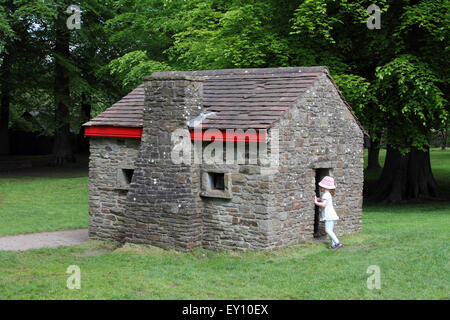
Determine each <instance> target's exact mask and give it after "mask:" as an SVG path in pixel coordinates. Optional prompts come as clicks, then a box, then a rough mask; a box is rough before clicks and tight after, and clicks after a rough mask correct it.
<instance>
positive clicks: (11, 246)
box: [0, 229, 89, 250]
mask: <svg viewBox="0 0 450 320" xmlns="http://www.w3.org/2000/svg"><path fill="white" fill-rule="evenodd" d="M88 240H89V238H88V229H75V230H61V231H50V232H39V233H31V234H20V235H15V236H6V237H0V250H28V249H39V248H54V247H58V246H73V245H76V244H80V243H83V242H86V241H88Z"/></svg>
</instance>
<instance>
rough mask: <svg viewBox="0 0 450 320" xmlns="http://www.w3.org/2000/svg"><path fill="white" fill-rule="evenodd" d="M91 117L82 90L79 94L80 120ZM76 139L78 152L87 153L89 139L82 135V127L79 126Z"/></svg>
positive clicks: (83, 121)
mask: <svg viewBox="0 0 450 320" xmlns="http://www.w3.org/2000/svg"><path fill="white" fill-rule="evenodd" d="M90 118H91V104H90V103H89V101H88V99H87V94H86V93H85V92H83V93H82V94H81V120H82V123H85V122H87V121H89V120H90ZM77 138H78V139H77V141H78V143H77V144H78V152H82V153H87V152H89V139H87V138H86V137H85V136H84V127H81V129H80V133H79V134H78V137H77Z"/></svg>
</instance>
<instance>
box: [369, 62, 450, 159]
mask: <svg viewBox="0 0 450 320" xmlns="http://www.w3.org/2000/svg"><path fill="white" fill-rule="evenodd" d="M376 76H377V79H378V81H377V92H378V96H379V99H380V102H381V105H380V109H381V111H382V113H383V117H382V118H381V119H382V121H383V123H384V126H386V127H388V128H389V129H390V130H391V132H392V133H394V134H390V135H389V136H388V140H387V143H388V144H390V145H392V146H394V147H397V148H399V149H400V150H401V151H402V152H408V151H409V147H410V146H413V147H417V148H419V149H422V150H424V147H427V146H429V134H430V132H431V129H439V128H441V127H442V126H443V125H445V124H446V120H447V118H448V102H447V100H446V99H445V98H444V94H443V92H442V91H441V89H440V88H439V84H440V82H441V81H440V80H439V79H438V78H437V77H436V75H435V74H434V73H433V72H432V71H431V69H430V67H429V66H428V65H427V64H426V63H424V62H422V61H420V60H419V59H418V58H417V57H414V56H412V55H408V54H405V55H400V56H398V57H397V58H395V59H393V60H392V61H391V62H389V63H387V64H386V65H384V66H382V67H378V68H377V70H376Z"/></svg>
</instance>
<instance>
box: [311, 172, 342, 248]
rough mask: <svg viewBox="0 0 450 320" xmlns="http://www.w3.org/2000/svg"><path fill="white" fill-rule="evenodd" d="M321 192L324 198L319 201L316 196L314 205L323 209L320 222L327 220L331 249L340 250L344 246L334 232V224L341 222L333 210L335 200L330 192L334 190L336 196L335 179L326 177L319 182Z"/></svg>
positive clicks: (326, 226)
mask: <svg viewBox="0 0 450 320" xmlns="http://www.w3.org/2000/svg"><path fill="white" fill-rule="evenodd" d="M319 186H320V191H321V192H322V198H321V199H318V198H317V197H316V196H314V203H315V204H316V206H319V207H322V208H323V209H322V214H321V217H320V221H324V220H325V232H326V233H327V234H328V236H329V237H330V239H331V246H330V247H328V248H329V249H339V248H340V247H342V244H341V243H340V242H339V239H338V238H337V237H336V235H335V234H334V232H333V227H334V224H335V223H336V221H337V220H339V217H338V215H337V214H336V211H335V210H334V208H333V199H332V197H331V193H330V190H332V192H333V194H334V189H336V187H335V186H334V179H333V178H332V177H329V176H325V177H324V178H323V179H322V181H320V182H319Z"/></svg>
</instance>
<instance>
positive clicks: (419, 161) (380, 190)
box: [370, 147, 438, 203]
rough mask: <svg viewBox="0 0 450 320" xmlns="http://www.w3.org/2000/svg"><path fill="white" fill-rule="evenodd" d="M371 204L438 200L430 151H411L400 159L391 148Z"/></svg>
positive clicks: (399, 154) (398, 152)
mask: <svg viewBox="0 0 450 320" xmlns="http://www.w3.org/2000/svg"><path fill="white" fill-rule="evenodd" d="M375 190H376V191H375V192H374V193H373V194H372V196H371V197H370V199H371V200H377V201H386V202H392V203H398V202H400V201H402V200H409V199H417V198H430V197H437V195H438V192H437V184H436V181H435V179H434V177H433V173H432V172H431V165H430V151H429V150H427V151H425V152H424V151H420V150H418V149H415V148H412V149H411V152H409V153H407V154H405V155H401V153H400V151H398V150H396V149H394V148H392V147H388V148H387V151H386V159H385V163H384V167H383V171H382V173H381V176H380V178H379V180H378V182H377V187H376V189H375Z"/></svg>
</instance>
